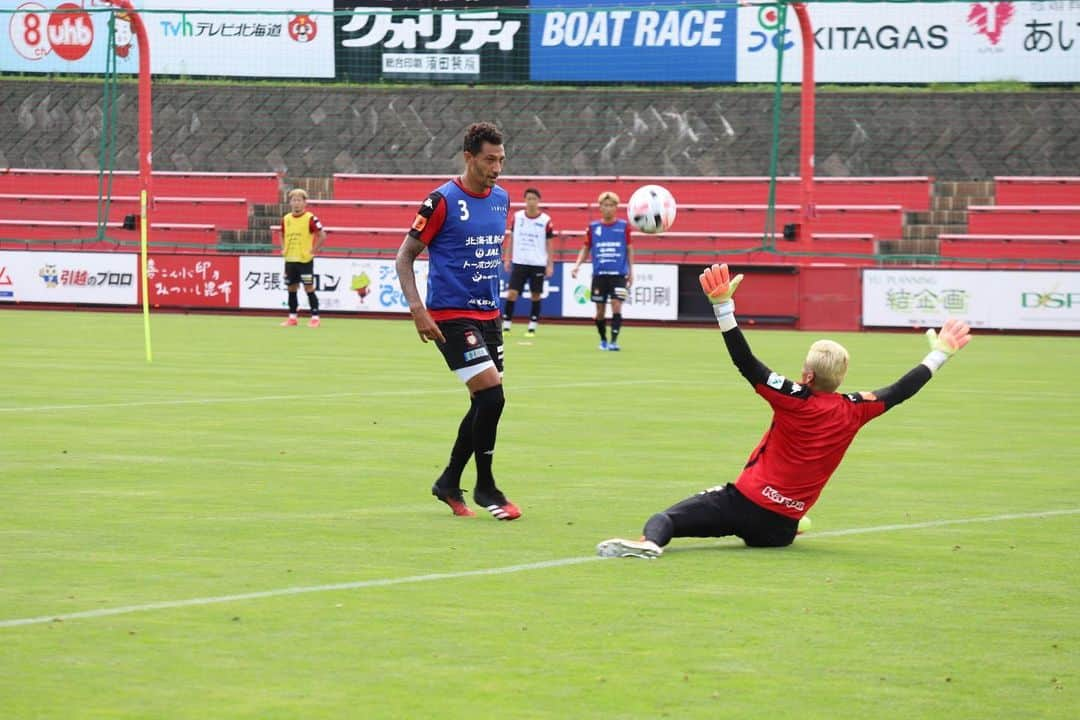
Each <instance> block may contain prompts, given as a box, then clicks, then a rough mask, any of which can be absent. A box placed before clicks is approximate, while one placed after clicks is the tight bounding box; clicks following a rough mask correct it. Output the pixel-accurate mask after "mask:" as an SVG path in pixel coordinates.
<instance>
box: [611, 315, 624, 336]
mask: <svg viewBox="0 0 1080 720" xmlns="http://www.w3.org/2000/svg"><path fill="white" fill-rule="evenodd" d="M620 330H622V313H614V314H612V316H611V342H618V340H619V331H620Z"/></svg>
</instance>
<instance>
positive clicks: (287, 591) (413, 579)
mask: <svg viewBox="0 0 1080 720" xmlns="http://www.w3.org/2000/svg"><path fill="white" fill-rule="evenodd" d="M1078 513H1080V508H1071V509H1067V510H1046V511H1043V512H1031V513H1009V514H1007V515H994V516H991V517H977V518H960V519H957V520H930V521H928V522H920V523H906V524H898V525H878V526H875V527H864V528H850V529H848V530H827V531H824V532H810V533H808V534H806V535H804V536H802V537H801V538H800V540H799V542H804V541H805V540H808V539H811V538H815V537H819V538H820V537H842V536H846V535H861V534H865V533H875V532H891V531H894V530H920V529H924V528H934V527H946V526H949V525H968V524H971V523H987V522H1003V521H1006V520H1031V519H1037V518H1046V517H1054V516H1059V515H1076V514H1078ZM700 547H712V546H700ZM680 549H682V550H690V549H693V548H689V547H687V548H680ZM602 559H603V558H600V557H597V556H595V555H588V556H585V557H572V558H562V559H559V560H545V561H543V562H535V563H524V564H521V565H506V566H504V567H496V568H485V569H481V570H462V571H460V572H452V573H431V574H429V575H409V576H406V577H400V578H380V579H376V580H357V581H355V582H346V583H334V584H331V585H309V586H305V587H291V588H279V589H277V590H262V591H259V592H250V593H240V594H237V595H217V596H214V597H204V598H190V599H188V600H165V601H162V602H152V603H146V604H144V605H123V606H120V607H114V608H101V609H99V610H84V611H82V612H73V613H63V614H59V615H42V616H40V617H31V618H15V619H12V620H0V628H6V627H20V626H22V625H41V624H44V623H51V622H61V621H66V620H82V619H88V618H99V617H109V616H112V615H129V614H131V613H138V612H149V611H151V610H170V609H172V608H187V607H197V606H200V605H219V604H221V603H229V602H238V601H241V600H261V599H263V598H272V597H284V596H286V595H306V594H310V593H321V592H334V591H337V590H360V589H363V588H373V587H388V586H390V585H407V584H411V583H424V582H434V581H436V580H458V579H460V578H468V577H483V576H489V575H508V574H510V573H518V572H525V571H528V570H543V569H545V568H557V567H566V566H569V565H581V564H583V563H588V562H594V561H596V560H602Z"/></svg>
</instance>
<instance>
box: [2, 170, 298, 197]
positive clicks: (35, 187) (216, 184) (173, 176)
mask: <svg viewBox="0 0 1080 720" xmlns="http://www.w3.org/2000/svg"><path fill="white" fill-rule="evenodd" d="M152 182H153V193H154V195H155V197H161V196H184V197H230V198H235V197H242V198H244V199H245V200H247V201H248V202H249V203H276V202H281V190H280V184H281V182H280V179H279V178H278V176H277V174H275V173H251V172H236V173H233V172H229V173H218V172H155V173H154V174H153V177H152ZM98 185H99V179H98V171H97V170H38V169H29V168H8V169H0V193H19V194H23V195H27V194H29V195H97V194H98ZM140 190H141V185H140V181H139V174H138V173H136V172H132V171H123V170H121V171H117V172H116V173H114V174H113V176H112V185H111V191H112V194H113V195H133V196H138V194H139V191H140Z"/></svg>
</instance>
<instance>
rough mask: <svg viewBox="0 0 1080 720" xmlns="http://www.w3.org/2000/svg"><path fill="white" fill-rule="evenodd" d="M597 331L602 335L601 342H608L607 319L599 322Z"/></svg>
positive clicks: (597, 322)
mask: <svg viewBox="0 0 1080 720" xmlns="http://www.w3.org/2000/svg"><path fill="white" fill-rule="evenodd" d="M596 329H597V331H598V332H599V333H600V341H601V342H607V318H603V319H600V320H597V321H596Z"/></svg>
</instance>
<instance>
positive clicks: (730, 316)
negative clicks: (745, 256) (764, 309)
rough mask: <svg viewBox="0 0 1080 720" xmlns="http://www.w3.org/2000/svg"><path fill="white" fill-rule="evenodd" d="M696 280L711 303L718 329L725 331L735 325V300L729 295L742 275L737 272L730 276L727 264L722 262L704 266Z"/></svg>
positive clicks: (736, 287)
mask: <svg viewBox="0 0 1080 720" xmlns="http://www.w3.org/2000/svg"><path fill="white" fill-rule="evenodd" d="M698 280H699V281H700V282H701V289H702V290H703V291H704V292H705V297H707V298H709V302H710V303H712V309H713V314H714V315H716V322H717V323H719V325H720V329H721V330H722V331H724V332H727V331H728V330H731V329H732V328H734V327H735V326H736V325H737V323H736V322H735V301H734V300H732V299H731V296H732V295H734V294H735V291H736V290H737V289H738V288H739V283H741V282H742V280H743V276H742V275H741V274H739V275H736V276H735V277H731V273H730V272H729V271H728V266H727V264H726V263H724V264H720V265H716V264H714V265H713V266H712V267H708V268H705V272H703V273H701V275H699V276H698Z"/></svg>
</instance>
